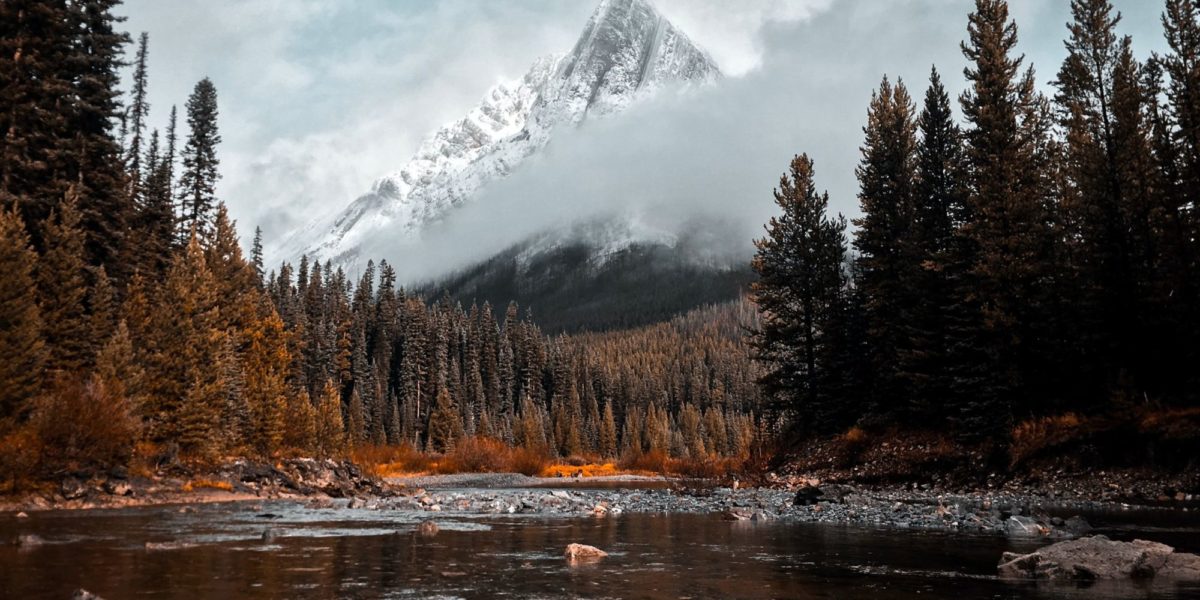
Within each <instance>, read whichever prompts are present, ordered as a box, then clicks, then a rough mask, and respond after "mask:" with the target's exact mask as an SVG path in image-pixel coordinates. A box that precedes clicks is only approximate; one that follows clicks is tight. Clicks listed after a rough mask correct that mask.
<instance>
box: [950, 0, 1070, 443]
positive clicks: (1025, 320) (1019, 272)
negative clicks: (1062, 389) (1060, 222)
mask: <svg viewBox="0 0 1200 600" xmlns="http://www.w3.org/2000/svg"><path fill="white" fill-rule="evenodd" d="M969 20H970V23H969V26H968V33H969V41H968V42H965V43H964V44H963V45H962V50H963V54H964V55H965V56H966V57H967V59H968V61H969V62H970V65H969V66H968V67H967V69H966V70H965V75H966V77H967V80H968V82H969V84H970V87H969V88H968V90H967V92H965V93H964V94H963V96H962V99H961V104H962V109H963V114H964V116H965V117H966V120H967V122H968V123H969V124H970V127H969V128H968V129H967V131H966V140H967V152H966V161H967V164H968V167H969V173H970V175H969V182H970V183H969V194H968V202H967V203H968V211H967V221H966V222H965V223H964V225H963V230H964V233H965V234H966V235H967V236H968V237H969V239H970V242H971V244H972V246H973V249H974V256H973V257H972V260H971V261H970V264H971V265H972V267H971V272H970V282H969V284H968V286H967V287H965V288H964V289H970V290H971V298H970V299H971V300H972V301H974V302H975V303H977V305H978V306H979V309H980V317H981V321H982V326H981V327H980V328H979V331H978V332H977V335H974V336H972V337H973V338H974V340H973V341H972V343H974V344H976V345H977V346H978V352H979V355H980V356H986V361H987V363H988V365H987V366H984V367H983V369H984V370H985V375H984V378H983V379H982V380H981V381H979V382H978V384H979V385H978V389H977V390H975V391H974V392H973V393H971V394H970V395H971V396H973V398H972V399H971V400H970V401H969V402H968V404H967V406H965V407H964V411H963V414H962V420H963V423H964V426H965V429H966V430H968V431H971V432H973V433H975V434H977V435H979V434H986V433H988V432H997V431H1003V430H1007V429H1008V428H1010V427H1011V426H1012V424H1013V419H1014V414H1015V412H1016V410H1017V408H1018V406H1017V405H1018V404H1024V405H1033V404H1037V402H1038V401H1037V399H1035V397H1034V395H1035V394H1038V393H1045V390H1044V389H1039V386H1038V385H1037V383H1038V381H1037V377H1036V376H1033V375H1032V373H1033V372H1036V371H1039V370H1040V369H1041V368H1042V367H1040V366H1039V365H1038V364H1037V363H1038V361H1039V360H1040V359H1048V358H1050V357H1049V356H1046V355H1040V356H1039V354H1038V352H1037V347H1036V346H1037V344H1038V338H1039V336H1041V337H1043V338H1049V337H1051V336H1053V335H1054V333H1053V332H1052V331H1050V330H1049V329H1048V328H1047V326H1048V325H1049V323H1048V322H1047V321H1046V317H1045V315H1046V313H1047V312H1048V311H1047V308H1048V307H1047V300H1048V298H1050V297H1051V296H1053V294H1055V293H1056V290H1055V288H1054V285H1053V283H1052V280H1051V278H1050V277H1049V273H1050V272H1051V271H1052V270H1053V269H1054V267H1055V265H1054V261H1053V258H1052V256H1051V251H1052V244H1053V233H1052V232H1051V231H1050V230H1049V224H1050V222H1051V215H1050V214H1048V212H1047V204H1046V200H1047V199H1046V197H1045V195H1044V192H1045V190H1044V189H1043V188H1042V187H1041V185H1042V183H1043V181H1042V180H1041V177H1042V176H1043V175H1044V173H1045V169H1046V164H1045V163H1044V162H1041V163H1039V158H1042V157H1041V155H1040V151H1041V146H1040V144H1041V143H1042V139H1043V135H1044V133H1045V130H1044V128H1043V127H1044V126H1045V125H1046V124H1045V123H1044V120H1042V119H1041V118H1040V117H1041V107H1040V101H1039V99H1038V98H1037V97H1036V95H1035V92H1034V87H1033V78H1032V73H1031V72H1030V73H1026V74H1025V75H1023V76H1022V75H1021V74H1020V67H1021V61H1022V57H1014V56H1012V52H1013V50H1014V48H1015V46H1016V43H1017V29H1016V25H1015V24H1013V23H1012V22H1011V21H1010V20H1009V17H1008V4H1007V2H1005V1H1004V0H976V10H975V12H974V13H972V14H971V15H970V18H969ZM1043 398H1044V397H1043Z"/></svg>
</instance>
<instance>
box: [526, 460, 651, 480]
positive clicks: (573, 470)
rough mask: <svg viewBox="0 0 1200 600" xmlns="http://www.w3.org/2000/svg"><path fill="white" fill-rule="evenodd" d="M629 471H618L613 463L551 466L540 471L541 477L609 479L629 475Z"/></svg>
mask: <svg viewBox="0 0 1200 600" xmlns="http://www.w3.org/2000/svg"><path fill="white" fill-rule="evenodd" d="M630 474H632V473H630V472H629V471H625V470H622V469H618V468H617V465H616V464H614V463H610V462H606V463H600V464H596V463H588V464H583V465H574V464H553V465H550V466H548V467H546V468H545V469H542V472H541V476H542V477H575V476H576V475H578V476H579V477H611V476H613V475H630Z"/></svg>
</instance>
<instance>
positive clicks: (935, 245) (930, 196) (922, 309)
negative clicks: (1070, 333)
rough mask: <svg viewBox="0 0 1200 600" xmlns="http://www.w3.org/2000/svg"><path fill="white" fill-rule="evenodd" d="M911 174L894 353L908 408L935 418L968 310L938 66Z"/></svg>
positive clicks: (959, 175)
mask: <svg viewBox="0 0 1200 600" xmlns="http://www.w3.org/2000/svg"><path fill="white" fill-rule="evenodd" d="M917 127H918V129H919V131H920V134H921V135H920V140H919V142H918V143H917V158H916V163H917V175H916V187H915V191H914V196H913V229H912V234H911V240H912V241H911V245H912V250H913V253H914V260H915V261H916V265H917V268H916V270H915V272H914V273H913V278H912V281H911V283H910V294H911V299H912V300H913V302H912V304H911V305H910V306H909V309H908V318H907V319H905V320H904V322H903V323H901V326H902V327H903V328H904V335H905V337H906V338H907V345H906V347H905V349H904V350H903V351H902V352H901V353H900V354H899V356H897V361H898V363H899V370H900V375H901V377H903V378H904V379H905V380H906V381H907V385H908V388H909V390H910V394H911V396H910V403H909V404H910V406H909V408H910V412H911V413H912V415H913V416H914V417H916V418H918V419H920V418H929V417H936V416H940V415H941V414H942V412H943V411H944V410H945V408H947V407H950V406H952V400H951V389H952V387H953V381H952V375H951V372H952V370H953V369H952V367H951V363H950V361H951V360H952V356H951V354H950V352H949V347H950V345H951V343H952V342H951V323H950V322H951V320H952V315H961V314H962V313H964V312H965V311H968V310H969V309H968V308H967V307H966V306H965V305H964V304H963V303H962V302H961V301H960V300H961V298H962V297H963V296H965V295H966V294H967V293H968V290H965V289H959V287H958V286H959V285H960V284H961V281H962V277H963V275H964V273H965V272H966V270H967V269H968V268H969V265H967V264H965V258H966V257H965V254H966V250H965V248H964V245H965V243H964V240H963V239H962V238H961V236H959V234H958V231H957V227H958V225H959V224H960V223H962V222H963V221H964V220H965V218H966V212H965V211H966V208H965V193H966V185H965V182H964V181H963V177H964V171H963V150H962V134H961V132H960V131H959V128H958V126H957V125H956V124H955V122H954V116H953V114H952V112H951V108H950V97H949V95H948V94H947V93H946V89H945V87H943V85H942V81H941V77H940V76H939V75H938V72H937V69H933V70H932V72H931V73H930V77H929V88H928V90H927V91H926V93H925V100H924V105H923V108H922V110H921V114H920V116H919V117H918V119H917Z"/></svg>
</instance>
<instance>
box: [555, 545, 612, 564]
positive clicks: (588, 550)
mask: <svg viewBox="0 0 1200 600" xmlns="http://www.w3.org/2000/svg"><path fill="white" fill-rule="evenodd" d="M563 556H564V557H566V559H567V562H569V563H583V562H594V561H598V560H600V559H602V558H604V557H605V556H608V553H607V552H605V551H603V550H601V549H599V548H597V547H595V546H588V545H586V544H571V545H569V546H567V549H566V551H565V552H563Z"/></svg>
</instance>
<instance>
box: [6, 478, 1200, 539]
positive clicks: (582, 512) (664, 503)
mask: <svg viewBox="0 0 1200 600" xmlns="http://www.w3.org/2000/svg"><path fill="white" fill-rule="evenodd" d="M331 462H332V461H331ZM334 464H336V463H334ZM333 470H335V469H329V471H333ZM250 471H252V472H257V471H254V469H253V468H252V469H250ZM279 472H281V473H282V472H283V471H279ZM321 472H324V471H321ZM363 481H368V480H366V479H364V480H363ZM179 482H180V480H178V479H173V480H170V481H162V480H160V481H157V482H156V486H157V487H153V488H143V489H139V491H138V492H137V493H135V494H131V495H127V496H113V495H108V496H107V497H96V496H94V495H93V496H87V497H83V498H76V499H69V500H63V501H60V502H57V503H51V502H48V501H46V500H45V499H44V498H43V499H42V501H41V502H32V501H30V500H29V499H25V500H23V501H15V500H14V499H11V498H10V499H6V500H2V501H0V515H4V516H6V517H11V516H13V514H14V513H18V512H23V513H34V512H57V511H79V510H108V509H119V508H133V507H153V506H181V508H180V510H181V511H184V510H186V507H187V506H188V505H199V504H212V503H224V502H229V503H242V502H264V501H288V502H295V503H298V504H303V505H305V506H306V507H307V508H312V509H333V510H369V511H382V512H387V511H409V512H416V513H419V514H425V515H427V516H428V518H430V519H435V518H437V517H451V516H453V517H468V518H469V517H487V516H504V515H529V516H541V517H561V518H580V517H593V518H607V517H614V516H618V515H620V514H622V513H658V514H711V515H718V516H720V517H721V518H723V519H725V520H728V521H753V522H766V521H778V522H782V523H813V524H826V525H840V526H851V527H864V528H870V529H878V530H884V531H901V530H924V531H942V532H950V533H963V534H983V535H1002V536H1009V537H1013V538H1024V539H1030V540H1036V539H1046V540H1058V539H1068V538H1074V537H1079V536H1081V535H1085V534H1087V533H1088V532H1089V531H1090V530H1091V526H1090V524H1088V523H1087V520H1086V515H1094V514H1102V513H1109V512H1121V511H1134V510H1137V511H1163V512H1164V513H1169V512H1175V513H1178V514H1190V513H1192V512H1195V513H1197V514H1198V517H1197V518H1198V519H1200V503H1197V502H1194V501H1193V502H1183V503H1176V504H1165V505H1164V504H1139V503H1127V502H1117V501H1112V500H1103V499H1100V500H1096V499H1087V498H1063V497H1061V496H1056V495H1054V494H1046V493H1039V491H1038V490H1032V489H1030V490H1012V489H1000V490H989V491H971V492H949V491H943V490H935V489H921V488H920V487H919V486H918V487H917V489H913V486H886V485H885V486H880V485H875V486H869V485H854V484H830V483H826V484H821V485H818V486H811V485H808V486H804V487H800V488H799V491H798V490H797V489H796V488H795V487H788V486H787V485H786V484H780V485H776V486H774V487H744V488H740V489H735V488H734V487H732V486H726V487H719V486H709V485H701V486H697V487H689V484H691V483H695V482H687V481H685V480H681V479H672V478H666V477H661V476H659V477H646V476H632V475H619V476H602V477H595V478H579V479H570V478H539V477H528V476H524V475H518V474H511V473H474V474H458V475H413V476H405V477H398V478H390V479H387V480H384V481H372V482H371V483H369V484H363V483H361V482H360V485H361V487H362V488H363V489H362V493H351V494H342V493H340V491H341V490H342V489H344V486H345V485H349V484H348V483H347V482H335V483H330V484H328V485H327V486H326V487H324V488H318V487H313V486H306V485H304V484H303V483H302V482H292V483H293V484H294V486H295V488H296V489H290V488H289V487H287V486H284V485H280V484H279V483H272V484H269V485H265V486H263V485H260V486H256V489H253V490H250V489H249V488H246V489H238V488H235V489H230V490H220V489H208V488H202V489H192V490H190V491H185V490H183V489H180V487H174V485H176V484H178V483H179ZM330 491H333V492H335V493H333V494H331V493H328V492H330ZM1079 515H1084V516H1085V518H1079ZM17 516H20V515H19V514H17Z"/></svg>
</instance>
